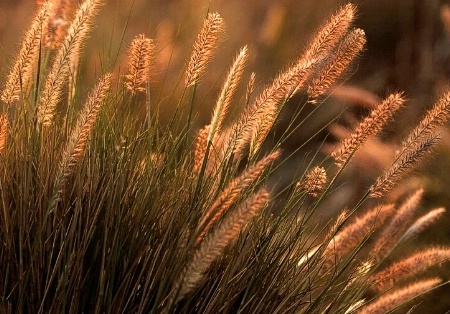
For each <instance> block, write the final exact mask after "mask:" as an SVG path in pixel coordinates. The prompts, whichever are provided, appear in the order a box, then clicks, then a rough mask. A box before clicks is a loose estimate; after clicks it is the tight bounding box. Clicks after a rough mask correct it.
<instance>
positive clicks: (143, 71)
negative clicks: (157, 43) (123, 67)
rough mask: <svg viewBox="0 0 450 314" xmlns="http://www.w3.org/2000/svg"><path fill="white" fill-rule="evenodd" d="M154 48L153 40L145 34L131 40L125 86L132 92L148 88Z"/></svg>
mask: <svg viewBox="0 0 450 314" xmlns="http://www.w3.org/2000/svg"><path fill="white" fill-rule="evenodd" d="M153 50H154V44H153V40H151V39H150V38H147V37H145V35H144V34H140V35H138V36H136V37H135V38H134V39H133V41H132V42H131V47H130V51H129V69H128V74H127V75H126V76H125V78H126V82H125V86H126V87H127V89H128V90H129V91H130V92H131V93H132V94H135V93H136V92H144V91H145V90H146V85H147V82H148V81H149V80H150V70H151V65H152V64H151V58H152V53H153Z"/></svg>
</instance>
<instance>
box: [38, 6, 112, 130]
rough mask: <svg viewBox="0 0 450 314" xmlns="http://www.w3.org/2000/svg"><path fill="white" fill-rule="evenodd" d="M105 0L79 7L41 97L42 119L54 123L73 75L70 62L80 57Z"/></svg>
mask: <svg viewBox="0 0 450 314" xmlns="http://www.w3.org/2000/svg"><path fill="white" fill-rule="evenodd" d="M103 3H104V0H85V1H84V2H83V3H82V4H81V5H80V7H79V8H78V10H77V12H76V14H75V17H74V19H73V21H72V23H71V24H70V27H69V29H68V31H67V35H66V37H65V39H64V41H63V43H62V45H61V47H60V48H59V49H58V51H57V53H56V56H55V58H54V60H53V64H52V66H51V69H50V72H49V73H48V75H47V78H46V80H45V84H44V88H43V91H42V96H41V97H40V99H39V101H38V122H39V123H41V124H42V125H44V126H49V125H51V123H52V121H53V117H54V115H55V110H56V106H57V104H58V102H59V100H60V98H61V93H62V90H63V86H64V84H65V83H66V81H67V79H68V77H69V75H70V64H71V63H72V62H73V60H75V59H77V56H79V54H80V52H81V46H82V44H83V42H84V41H85V40H86V37H87V35H88V33H89V31H90V30H91V28H92V22H93V19H94V17H95V16H96V14H97V13H98V11H99V10H100V7H101V6H102V4H103Z"/></svg>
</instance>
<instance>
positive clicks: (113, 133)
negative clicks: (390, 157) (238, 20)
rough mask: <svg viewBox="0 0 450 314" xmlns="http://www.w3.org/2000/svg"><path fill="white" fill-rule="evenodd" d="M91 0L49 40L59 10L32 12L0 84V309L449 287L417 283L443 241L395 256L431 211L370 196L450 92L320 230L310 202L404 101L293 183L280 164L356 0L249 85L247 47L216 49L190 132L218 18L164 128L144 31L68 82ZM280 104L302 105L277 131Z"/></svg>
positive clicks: (333, 64)
mask: <svg viewBox="0 0 450 314" xmlns="http://www.w3.org/2000/svg"><path fill="white" fill-rule="evenodd" d="M102 4H103V1H100V0H85V1H84V2H83V3H81V4H80V6H79V7H78V8H75V6H73V10H74V12H73V16H74V19H73V21H72V22H71V23H70V24H69V25H68V26H67V32H62V31H61V32H58V35H56V33H55V34H53V35H52V36H50V35H49V34H51V33H50V31H51V29H47V28H48V25H59V24H57V23H58V21H60V20H57V21H56V20H53V19H61V18H64V19H65V18H66V16H68V14H67V12H66V10H68V8H70V7H72V6H68V4H67V3H66V1H53V2H52V1H49V2H44V3H42V4H41V6H40V7H39V9H38V13H37V15H36V17H35V19H34V21H32V22H31V26H30V29H29V31H27V32H26V33H25V36H24V40H23V45H22V46H21V49H20V51H19V53H18V55H17V59H16V60H15V62H14V63H13V62H12V64H13V66H12V68H11V71H10V74H9V75H8V76H7V77H6V78H5V84H4V85H3V86H4V89H3V90H2V107H1V113H0V208H1V211H0V215H1V216H0V246H1V248H0V273H1V274H2V277H1V278H2V280H1V283H0V312H1V313H66V312H67V313H83V312H86V313H213V312H219V313H227V312H228V313H384V312H387V311H391V310H394V309H396V308H398V307H400V306H404V308H405V309H407V308H408V307H411V306H413V305H414V301H412V300H413V299H415V298H417V297H419V296H421V295H422V294H424V293H427V292H429V291H430V290H432V289H434V288H436V287H437V286H438V285H440V284H446V283H447V282H445V281H444V280H443V278H437V277H436V275H434V276H433V277H432V278H431V279H429V278H428V279H427V278H423V276H424V271H425V270H428V269H430V268H431V269H433V266H436V265H438V264H441V263H445V262H446V261H447V260H448V258H449V257H450V253H449V252H450V245H449V246H446V245H445V244H439V245H438V244H436V245H429V246H428V247H425V248H423V249H420V250H417V251H415V252H412V253H411V252H410V253H404V252H403V251H402V245H403V244H405V243H406V242H409V241H414V240H415V239H414V238H415V237H416V236H417V235H418V234H419V233H421V232H426V230H425V229H427V228H428V227H429V226H431V225H432V223H433V222H434V221H435V220H437V219H438V218H440V217H441V216H442V215H443V214H444V212H445V209H444V208H438V209H432V210H429V211H427V212H426V213H425V214H422V215H421V216H419V215H416V214H415V213H416V212H418V211H419V209H420V207H421V202H422V198H423V195H424V193H425V191H424V190H423V189H418V190H416V191H410V192H409V193H408V194H407V195H404V196H403V197H402V198H401V199H399V200H398V201H396V202H387V201H384V200H383V197H384V196H385V195H387V194H388V193H389V191H390V190H391V189H392V188H393V187H394V186H395V185H396V184H401V182H402V179H403V178H404V177H405V175H406V174H407V173H408V171H410V170H412V169H413V167H414V166H415V164H416V163H417V161H418V157H426V156H427V154H428V153H429V152H430V151H431V150H432V148H433V147H434V145H435V143H436V142H437V140H438V137H439V135H438V134H437V133H436V130H437V127H438V126H440V125H443V124H444V123H445V121H446V120H447V119H448V117H449V114H450V111H449V110H448V108H449V106H450V97H449V96H448V95H449V94H448V93H449V92H447V93H446V94H444V96H443V97H442V98H441V99H439V100H438V101H437V103H436V105H435V106H434V107H433V108H432V109H430V110H429V111H428V112H426V113H425V116H424V118H423V120H422V121H420V122H419V123H418V125H417V127H416V128H414V129H413V131H412V132H411V133H410V135H409V136H407V137H406V139H405V140H404V142H403V143H402V144H401V149H400V150H399V152H398V154H397V155H396V157H395V160H394V161H393V163H392V165H391V166H390V167H388V168H387V169H386V170H385V172H384V173H381V174H380V177H379V178H378V179H377V180H376V181H375V182H374V183H373V184H372V185H371V186H367V187H366V193H365V195H364V196H363V197H362V198H361V199H360V200H359V201H358V202H357V203H356V205H355V206H352V207H351V208H342V211H341V212H340V213H336V216H337V218H334V219H332V220H331V221H329V222H327V223H319V222H318V217H319V216H320V214H321V213H320V212H321V209H322V207H323V204H324V203H326V202H329V201H331V202H333V201H334V198H335V197H337V195H339V190H340V186H339V185H338V184H337V180H338V178H340V176H341V174H342V173H343V172H344V171H345V169H346V166H347V165H349V164H350V163H352V158H353V157H354V156H355V154H356V153H357V152H358V150H359V149H360V148H361V147H363V146H364V145H365V143H366V142H368V141H370V140H371V139H376V138H377V135H378V134H379V133H380V132H381V131H382V130H383V128H384V127H385V125H386V124H387V123H388V122H390V121H391V120H393V119H395V115H396V113H397V111H398V110H400V109H401V108H402V107H403V106H404V105H405V106H407V102H406V101H405V100H404V97H403V96H402V93H393V94H391V95H389V96H387V97H386V98H385V100H383V101H381V102H379V103H378V104H377V105H375V106H374V108H373V110H372V112H370V113H369V114H368V115H367V117H366V118H364V119H362V121H361V122H360V123H359V125H357V126H356V127H355V129H354V131H353V132H349V134H348V136H347V137H345V136H344V137H343V139H342V141H341V143H340V144H339V145H337V147H336V148H335V149H334V150H333V152H332V153H331V154H330V155H327V156H323V158H322V157H320V156H321V155H320V154H318V153H314V152H313V155H314V156H315V158H312V159H311V161H310V163H309V165H308V166H307V167H306V169H305V170H301V171H300V170H294V171H297V172H298V176H297V177H296V179H295V180H293V181H292V182H290V183H287V184H286V183H285V182H284V181H283V180H282V179H283V174H282V173H281V174H280V173H279V172H277V170H278V168H279V167H281V166H282V165H283V164H285V163H288V162H289V160H290V159H289V158H290V156H289V154H286V153H284V151H283V145H284V143H285V141H286V140H287V139H288V138H289V137H291V136H292V134H293V133H292V132H293V129H294V130H295V128H296V124H295V123H308V122H309V121H308V119H311V117H312V116H311V115H310V114H306V108H309V109H311V108H312V109H311V110H312V111H313V112H314V111H315V110H317V109H318V108H319V107H321V106H325V104H324V103H322V102H321V98H322V97H326V94H325V93H326V92H327V91H332V90H333V87H334V86H335V85H336V84H338V82H339V77H340V76H341V75H342V73H345V70H346V69H347V67H348V66H349V65H350V63H351V62H352V60H353V59H354V58H355V57H356V56H357V55H358V54H359V53H360V51H361V50H362V49H363V47H364V45H365V42H366V38H365V34H364V32H363V31H362V30H360V29H352V24H353V22H354V16H355V14H356V7H355V6H354V5H352V4H348V5H345V6H343V7H341V8H340V9H339V10H338V11H337V12H336V13H335V14H334V15H332V16H331V17H330V19H329V20H328V21H327V22H325V23H324V24H323V26H322V28H320V29H319V30H318V31H317V33H316V34H315V35H314V36H313V37H312V39H311V41H310V44H309V46H308V47H307V48H306V50H305V52H303V53H299V57H298V58H297V59H296V60H294V61H293V62H291V63H288V65H287V66H286V68H285V70H283V71H281V72H280V74H279V75H278V76H276V77H275V78H274V79H273V80H272V81H270V82H269V83H268V84H267V85H265V86H263V87H261V88H260V87H259V86H257V83H256V82H257V81H256V80H255V74H254V73H252V74H250V75H248V74H247V73H246V66H249V55H250V52H249V49H248V47H247V46H245V47H244V48H241V50H239V52H238V54H237V56H236V57H235V59H234V61H232V56H230V63H231V66H230V67H229V70H228V72H227V71H224V73H225V74H224V75H223V76H224V77H220V78H219V79H218V80H219V81H223V82H224V83H223V85H222V88H221V91H220V93H219V95H218V97H217V102H216V103H215V107H214V108H213V107H211V115H212V119H211V123H210V124H209V125H206V126H204V127H202V128H201V129H200V130H197V129H196V128H197V120H196V117H197V114H198V112H197V110H198V106H197V102H198V101H199V100H198V99H197V98H196V90H197V88H200V87H201V83H202V82H201V76H202V75H203V74H204V73H205V72H206V71H208V67H207V66H208V63H209V61H210V59H211V58H212V57H213V52H214V50H215V49H216V48H217V42H218V41H219V40H220V37H221V36H222V35H223V34H222V31H223V29H224V27H223V25H224V21H223V19H222V17H221V16H220V14H219V13H209V14H207V15H206V17H205V20H204V23H203V26H202V27H201V29H200V33H199V35H198V37H197V40H196V41H195V43H194V49H193V53H192V56H191V58H190V59H188V58H186V60H189V62H188V63H187V67H186V69H185V71H184V74H183V77H180V81H181V82H183V78H184V86H183V87H184V89H183V91H182V92H181V94H180V95H178V94H177V93H176V92H174V94H176V96H178V97H179V100H178V102H177V106H176V107H175V108H174V109H173V112H172V116H171V119H170V121H169V122H168V123H166V124H164V123H161V121H160V120H159V118H158V113H159V103H158V102H157V101H155V100H154V98H153V97H151V96H153V95H152V90H151V84H152V83H151V80H150V77H151V73H150V72H151V70H152V64H151V62H152V55H153V54H157V53H158V46H157V45H158V43H157V42H154V41H153V40H152V39H150V38H148V37H147V36H146V35H145V34H140V35H138V36H136V37H135V39H134V40H133V42H132V43H131V46H130V47H131V48H130V49H128V51H129V55H128V56H125V58H124V59H126V60H129V64H128V67H127V69H129V72H128V74H126V75H122V74H120V72H119V71H118V70H117V68H116V67H117V65H116V63H115V62H105V63H104V67H105V68H104V69H103V73H101V74H99V75H98V79H97V82H96V83H95V84H94V85H93V86H91V87H90V88H86V89H82V88H78V87H77V85H76V84H75V82H77V80H78V76H80V77H81V78H82V73H80V71H79V68H80V67H79V61H80V60H83V59H82V52H83V49H82V48H83V45H82V44H83V42H85V41H86V38H87V36H88V33H89V30H90V29H91V27H92V25H93V19H94V17H95V16H96V15H97V14H101V13H99V12H100V8H101V6H102ZM52 5H53V6H54V7H53V8H52ZM55 6H56V8H55ZM58 6H61V7H60V8H59V7H58ZM50 8H52V10H53V11H50ZM58 8H59V9H60V10H59V11H58V10H57V9H58ZM55 10H56V11H55ZM49 12H53V13H51V14H50V13H49ZM54 12H59V13H58V14H56V13H54ZM52 23H53V24H52ZM44 30H46V31H44ZM61 34H65V35H64V36H65V37H61V38H59V36H63V35H61ZM49 40H51V44H45V43H47V42H48V41H49ZM124 50H127V49H124ZM117 73H119V74H117ZM240 91H244V94H243V95H239V92H240ZM257 91H259V94H258V93H257ZM66 94H67V96H68V97H66ZM294 95H303V96H305V97H304V99H306V100H305V101H304V102H302V103H301V104H299V105H298V108H297V109H296V111H295V117H293V118H292V122H291V123H290V124H289V127H288V129H286V130H285V131H284V132H283V134H282V135H281V136H275V135H274V130H273V129H274V124H275V123H276V121H278V119H279V116H280V113H281V112H282V111H283V108H285V107H286V106H290V105H292V103H289V100H291V99H292V97H293V96H294ZM306 95H308V96H306ZM172 96H173V95H172ZM241 102H245V104H241ZM241 105H243V106H241ZM135 108H142V109H143V111H144V112H145V115H140V114H137V113H136V111H137V110H135ZM405 110H406V109H405ZM299 120H300V121H301V122H298V121H299ZM294 121H295V123H294ZM332 122H333V121H330V124H331V123H332ZM324 128H325V126H324ZM303 145H304V144H301V146H303ZM299 169H300V168H299ZM374 204H375V205H374ZM415 264H420V267H414V265H415ZM404 308H403V307H402V309H404Z"/></svg>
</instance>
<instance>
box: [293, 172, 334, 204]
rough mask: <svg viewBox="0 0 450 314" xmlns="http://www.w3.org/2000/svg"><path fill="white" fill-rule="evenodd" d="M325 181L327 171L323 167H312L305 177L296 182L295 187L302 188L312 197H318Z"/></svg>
mask: <svg viewBox="0 0 450 314" xmlns="http://www.w3.org/2000/svg"><path fill="white" fill-rule="evenodd" d="M326 183H327V173H326V171H325V168H323V167H314V168H312V169H311V170H309V171H308V173H307V174H306V176H305V178H304V179H303V180H302V181H300V182H298V183H297V186H296V189H299V190H303V191H305V192H306V194H308V195H311V196H312V197H318V196H319V195H320V194H321V193H322V191H323V189H324V188H325V184H326Z"/></svg>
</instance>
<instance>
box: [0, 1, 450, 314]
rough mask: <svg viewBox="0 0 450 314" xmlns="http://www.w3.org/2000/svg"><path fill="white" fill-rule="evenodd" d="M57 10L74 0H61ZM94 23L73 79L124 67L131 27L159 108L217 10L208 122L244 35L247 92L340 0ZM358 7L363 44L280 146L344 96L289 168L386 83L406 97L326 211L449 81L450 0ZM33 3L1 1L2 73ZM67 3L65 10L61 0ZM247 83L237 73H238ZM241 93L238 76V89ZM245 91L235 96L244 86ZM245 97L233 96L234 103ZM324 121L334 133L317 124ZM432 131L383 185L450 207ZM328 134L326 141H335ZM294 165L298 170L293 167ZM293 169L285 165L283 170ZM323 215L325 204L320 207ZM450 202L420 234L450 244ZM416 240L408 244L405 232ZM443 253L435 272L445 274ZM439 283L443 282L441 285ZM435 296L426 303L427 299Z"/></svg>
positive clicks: (121, 5) (252, 4)
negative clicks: (150, 47)
mask: <svg viewBox="0 0 450 314" xmlns="http://www.w3.org/2000/svg"><path fill="white" fill-rule="evenodd" d="M66 2H67V3H68V5H69V10H68V12H67V19H68V20H70V16H71V15H70V14H71V12H73V9H74V8H76V6H77V4H78V3H79V1H72V2H71V1H70V0H66ZM106 2H107V4H106V5H105V7H104V8H103V9H102V11H101V12H100V14H99V17H98V18H97V20H96V24H95V25H94V32H93V34H92V36H91V38H90V39H89V41H88V43H87V45H86V47H87V51H86V53H85V54H84V56H83V57H82V58H83V63H82V68H81V71H80V73H81V76H82V78H83V80H82V84H83V85H85V86H86V87H87V86H89V82H91V81H92V80H93V79H94V78H95V76H96V75H98V74H99V73H100V72H101V71H102V70H105V69H115V71H118V72H119V73H125V71H126V62H127V60H126V52H127V48H128V45H129V43H130V42H131V40H132V39H133V37H134V36H136V35H137V34H140V33H145V34H146V35H147V36H149V37H150V38H153V39H155V41H156V51H157V53H156V56H155V65H154V75H153V78H152V93H153V94H154V95H157V97H156V99H158V103H159V105H160V109H161V112H162V118H163V119H164V115H165V114H168V113H170V112H171V110H172V109H173V106H174V105H175V104H176V103H177V101H178V97H177V96H179V93H180V92H181V91H182V89H183V82H184V77H183V73H184V71H185V67H186V64H187V62H188V60H189V57H190V53H191V51H192V44H193V42H194V40H195V38H196V36H197V32H198V30H199V28H200V27H201V23H202V19H203V18H204V17H205V16H206V14H207V13H208V11H210V12H219V13H220V14H221V16H222V17H223V19H224V20H225V23H226V34H225V39H224V40H223V41H221V42H220V44H219V48H220V49H218V52H217V56H216V57H215V58H214V60H213V61H212V63H211V64H210V66H209V68H208V71H207V73H206V75H205V77H204V78H203V80H202V84H201V85H200V86H199V88H198V95H197V99H198V100H199V103H200V104H199V111H200V116H199V119H198V122H197V123H198V126H203V125H205V124H207V123H208V120H209V118H210V115H211V110H212V107H213V104H214V101H215V98H216V95H217V93H218V90H219V88H220V85H221V83H222V81H223V79H224V75H225V72H226V70H227V67H228V65H229V64H230V62H231V61H232V59H233V58H234V56H235V54H236V52H237V51H238V50H239V49H240V48H241V47H242V46H243V45H249V48H250V59H249V65H248V67H247V72H246V74H245V75H246V77H245V80H247V79H248V76H249V75H250V73H251V72H255V73H256V87H257V91H259V90H261V89H262V88H263V86H264V84H265V83H267V82H269V81H270V79H271V78H273V77H274V76H275V75H276V74H277V73H278V72H279V71H280V70H281V69H283V67H284V66H285V65H287V64H288V63H289V62H290V61H292V60H295V58H296V57H297V56H298V55H299V54H300V53H301V52H302V51H303V49H304V48H305V47H306V45H307V43H308V39H309V38H310V36H311V35H312V34H313V33H314V31H315V30H316V29H317V28H318V27H320V26H321V25H322V24H323V22H324V21H325V20H326V18H327V17H328V16H330V14H332V13H333V12H334V11H335V10H336V9H337V8H338V7H339V6H340V5H341V4H343V3H346V2H347V1H336V0H302V1H295V0H277V1H273V0H247V1H240V0H210V1H206V0H204V1H202V0H196V1H188V0H179V1H175V0H135V1H133V0H108V1H106ZM353 3H355V4H357V6H358V8H359V14H358V16H357V19H356V22H355V26H356V27H359V28H362V29H363V30H364V31H365V32H366V35H367V46H366V49H365V51H364V52H363V54H362V55H361V56H360V57H359V59H358V60H357V62H356V63H355V64H354V65H353V67H352V68H351V70H350V71H349V72H348V73H347V74H346V76H345V77H344V79H342V80H341V81H340V82H339V84H338V86H336V89H335V90H334V93H333V94H332V96H331V97H329V98H327V99H326V100H324V101H325V103H324V104H323V105H322V106H321V108H319V110H317V112H316V113H315V115H314V116H313V117H314V119H311V120H309V122H308V123H306V124H304V125H302V127H301V128H299V129H298V130H296V132H295V133H294V136H292V137H291V138H290V139H289V141H288V142H287V143H285V147H284V149H285V150H287V151H295V149H296V148H297V147H298V146H299V145H300V144H301V143H303V142H304V141H305V140H307V139H308V138H310V137H311V136H312V135H313V134H315V133H316V132H317V131H318V130H320V128H321V127H322V126H323V125H324V124H325V123H327V122H329V121H331V119H333V118H334V117H335V116H337V115H339V114H341V113H342V112H343V109H344V108H347V107H349V110H347V111H346V112H347V113H346V114H344V115H342V118H341V119H340V120H339V121H338V122H337V123H335V124H333V125H331V126H330V127H329V128H328V129H327V130H325V131H324V132H319V135H318V136H316V138H315V140H314V141H311V143H310V144H308V145H307V146H305V148H304V149H303V150H300V151H298V152H296V153H295V154H294V157H293V158H291V159H290V160H288V161H287V162H286V163H285V164H286V168H287V169H292V167H296V166H298V167H300V168H301V167H302V165H305V163H307V162H309V160H308V157H305V152H306V151H311V150H317V149H319V146H320V147H322V148H321V152H322V154H323V155H325V154H326V153H327V152H329V149H330V147H333V143H335V142H336V141H338V140H339V139H340V138H341V137H342V136H343V135H345V134H346V132H348V129H349V128H350V127H351V126H352V125H354V123H355V121H357V120H358V119H360V118H361V117H362V116H364V115H365V114H367V112H368V111H369V110H370V108H371V107H373V106H374V105H376V104H377V102H378V101H379V100H380V99H381V98H383V97H385V96H387V95H388V94H389V93H390V92H394V91H404V92H405V96H406V98H407V99H408V103H407V108H406V109H405V110H404V111H402V113H401V114H400V115H399V116H397V118H396V121H395V123H394V124H392V125H391V126H389V128H388V130H387V131H386V132H384V133H383V135H382V136H381V137H380V138H377V139H374V140H373V141H370V142H369V143H368V144H367V145H366V146H365V147H364V148H363V149H362V150H361V152H360V153H359V154H358V155H357V156H355V158H354V160H353V162H352V164H351V165H350V166H349V167H348V168H347V169H346V171H345V172H346V173H345V176H344V179H343V182H344V181H345V182H347V183H346V184H343V185H342V187H341V189H340V192H339V195H338V197H333V200H332V202H330V203H326V204H325V206H324V211H325V212H327V213H328V214H329V215H331V214H333V213H335V210H337V209H340V208H343V207H344V206H345V205H349V204H350V205H351V204H352V202H355V201H356V200H357V199H359V197H360V195H361V193H362V192H363V191H364V190H365V189H366V188H367V187H368V186H369V185H370V183H371V182H373V180H374V178H375V177H376V176H377V174H379V173H380V171H381V170H382V169H384V168H385V167H387V166H389V164H390V162H392V158H393V154H394V153H395V150H396V149H397V146H396V145H397V144H398V143H399V141H400V139H401V138H402V137H403V136H405V135H406V134H407V132H408V130H410V129H411V128H412V127H413V126H414V123H415V122H417V121H419V119H420V116H421V114H423V112H424V110H426V109H427V108H429V107H430V106H431V105H432V104H433V102H434V101H435V100H436V99H437V97H438V96H439V95H440V94H441V93H442V92H443V91H444V90H445V88H447V87H448V85H449V84H448V82H449V78H450V4H449V3H447V2H446V1H439V0H398V1H390V0H378V1H362V0H358V1H353ZM36 6H37V2H35V1H32V0H0V74H1V75H2V77H5V75H7V73H8V71H9V65H10V64H11V63H12V62H13V59H14V56H15V52H17V50H18V46H19V43H20V39H21V36H22V33H23V31H24V30H25V29H26V28H27V27H28V25H29V21H30V19H31V18H32V17H33V15H34V12H35V9H36ZM70 8H71V9H72V10H70ZM243 85H245V84H243ZM241 91H242V92H243V93H244V92H245V86H244V87H243V88H242V90H241ZM242 97H243V96H242ZM305 100H306V98H305V96H304V95H299V96H298V97H297V98H294V99H293V100H292V101H291V103H289V104H288V105H287V106H286V109H285V110H284V112H283V116H282V122H281V123H279V125H278V126H277V128H276V130H275V134H276V133H277V132H282V130H283V127H284V124H283V121H288V120H289V119H290V115H292V114H293V112H295V108H296V107H295V106H297V105H298V104H299V103H301V102H304V101H305ZM238 105H239V106H243V99H240V101H239V102H238ZM329 131H331V134H332V136H331V137H329V138H327V140H326V142H325V145H321V144H323V142H324V139H325V134H328V132H329ZM441 133H442V141H441V144H440V146H439V148H438V149H437V151H436V153H435V154H434V155H433V156H432V157H431V158H428V159H427V161H425V162H423V163H422V164H421V166H420V170H421V171H420V172H419V171H417V172H415V173H413V175H412V176H410V177H409V178H408V179H407V180H404V181H403V182H402V183H401V184H400V187H399V188H397V189H396V190H394V191H393V192H392V193H391V195H389V196H388V198H390V199H391V200H395V199H397V198H400V199H402V198H404V197H405V195H406V194H407V193H408V191H412V190H413V189H415V188H418V187H420V186H423V187H424V188H425V190H426V195H425V201H424V204H423V207H424V209H426V208H428V209H429V208H432V207H433V206H434V207H437V206H445V207H446V208H447V209H448V210H450V192H449V191H450V133H449V130H448V128H442V130H441ZM333 140H334V142H333ZM299 174H301V171H299ZM281 175H282V177H283V178H284V179H280V180H286V181H288V180H291V179H292V175H295V174H292V171H285V172H284V173H282V174H281ZM324 216H327V214H324ZM449 226H450V213H449V212H448V213H446V215H445V217H444V219H442V220H441V221H440V222H439V223H436V224H435V225H434V227H433V228H432V229H430V230H428V232H425V233H423V234H422V235H421V236H420V243H419V244H418V245H424V246H425V245H427V244H429V243H439V244H443V245H444V244H446V245H449V243H450V228H449ZM415 245H417V243H415ZM445 267H447V268H448V264H446V265H445V266H443V267H442V268H441V269H440V270H439V271H440V272H441V275H442V276H443V278H445V279H447V280H448V279H449V276H450V271H448V270H447V269H446V268H445ZM441 290H442V294H433V295H432V296H431V295H430V296H429V297H428V298H427V299H426V300H424V301H423V303H422V304H421V305H420V306H419V308H417V309H416V310H415V311H417V312H419V311H420V310H424V309H428V310H427V311H426V312H427V313H444V312H445V311H448V310H450V301H447V300H445V299H446V298H445V297H443V296H445V294H446V295H447V296H448V293H450V289H449V288H445V287H444V288H443V289H441ZM444 290H446V291H444ZM431 306H433V311H432V312H430V310H429V309H430V308H431Z"/></svg>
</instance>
